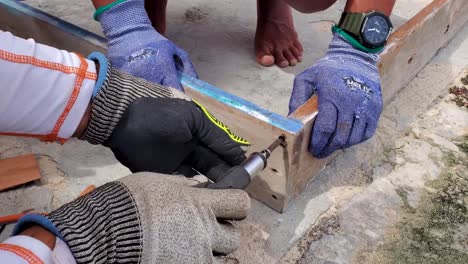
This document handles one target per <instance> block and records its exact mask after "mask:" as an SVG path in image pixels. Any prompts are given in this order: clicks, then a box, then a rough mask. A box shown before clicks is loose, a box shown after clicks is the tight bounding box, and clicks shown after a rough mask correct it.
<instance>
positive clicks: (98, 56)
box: [88, 51, 109, 98]
mask: <svg viewBox="0 0 468 264" xmlns="http://www.w3.org/2000/svg"><path fill="white" fill-rule="evenodd" d="M88 59H89V60H92V61H94V62H95V63H96V64H97V65H99V72H98V79H97V80H96V84H95V85H94V90H93V98H94V97H96V95H97V93H98V92H99V90H100V89H101V87H102V85H103V84H104V81H105V80H106V78H107V69H108V68H109V62H108V60H107V58H106V56H105V55H104V54H102V53H101V52H97V51H95V52H93V53H91V54H89V56H88Z"/></svg>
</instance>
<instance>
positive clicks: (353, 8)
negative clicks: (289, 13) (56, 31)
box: [95, 0, 396, 16]
mask: <svg viewBox="0 0 468 264" xmlns="http://www.w3.org/2000/svg"><path fill="white" fill-rule="evenodd" d="M95 1H98V0H95ZM101 1H104V0H101ZM284 1H286V2H287V3H288V4H289V5H290V6H291V7H293V8H294V9H296V10H297V11H299V12H302V13H314V12H319V11H322V10H325V9H327V8H329V7H330V6H332V5H333V4H334V3H335V2H336V0H284ZM395 2H396V0H348V1H347V2H346V7H345V11H346V12H368V11H370V10H376V11H379V12H382V13H384V14H386V15H387V16H389V15H390V13H391V12H392V9H393V6H394V5H395Z"/></svg>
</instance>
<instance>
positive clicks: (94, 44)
mask: <svg viewBox="0 0 468 264" xmlns="http://www.w3.org/2000/svg"><path fill="white" fill-rule="evenodd" d="M466 14H468V1H467V0H435V1H433V2H432V3H431V4H430V5H428V6H427V7H426V8H424V10H422V11H421V12H419V13H418V14H417V15H416V16H415V17H413V18H412V19H411V20H409V21H408V22H407V23H406V24H405V25H403V26H402V27H400V28H399V29H398V30H397V31H396V32H395V33H393V34H392V36H391V37H390V39H389V44H388V45H387V48H386V49H385V51H384V52H383V53H382V59H381V62H380V64H379V69H380V73H381V76H382V88H383V94H384V101H385V102H386V103H388V102H389V101H390V99H391V98H392V97H393V96H394V95H395V94H396V93H397V92H398V91H399V90H400V89H401V88H403V87H405V85H406V84H408V83H409V81H411V79H412V78H413V77H414V76H415V75H416V74H417V73H418V72H419V71H420V70H421V69H422V68H423V67H424V65H425V64H427V63H428V62H429V60H430V59H431V58H432V57H433V56H434V55H435V54H436V53H437V52H438V50H439V49H440V48H441V47H443V46H444V45H446V43H447V42H448V41H449V40H450V39H451V38H452V37H453V36H454V35H455V34H456V32H457V31H458V30H459V29H460V28H461V27H462V26H463V25H464V24H465V22H466V21H467V19H468V15H466ZM18 21H21V22H18ZM447 26H448V27H447ZM0 29H4V30H5V29H6V30H9V31H11V32H12V33H14V34H16V35H18V36H21V37H27V38H35V39H36V40H37V41H38V42H41V43H45V44H48V45H52V46H55V47H58V48H62V49H66V50H71V51H77V52H79V53H82V54H88V53H90V52H91V51H94V50H101V51H102V50H104V47H105V42H104V39H103V38H101V37H99V36H97V35H95V34H92V33H89V32H86V31H84V30H82V29H80V28H77V27H75V26H73V25H71V24H69V23H67V22H64V21H62V20H60V19H58V18H55V17H52V16H50V15H47V14H45V13H43V12H41V11H38V10H35V9H33V8H31V7H28V6H26V5H24V4H22V3H18V2H14V1H10V0H1V1H0ZM182 84H183V85H184V87H185V89H186V92H187V93H188V94H189V95H190V96H192V97H193V98H195V99H196V100H198V101H199V102H201V103H203V104H204V105H205V106H206V107H207V108H208V109H209V110H210V111H211V112H213V113H214V114H215V115H216V116H217V117H218V118H220V119H221V120H223V122H225V123H226V124H228V125H229V126H230V128H231V129H232V130H233V131H235V132H236V133H238V134H239V135H242V136H243V137H246V138H247V139H249V141H250V142H251V143H252V147H251V148H250V149H251V151H257V150H259V149H262V148H265V147H266V146H268V145H269V144H270V143H271V142H273V140H275V139H276V138H277V137H278V136H280V135H281V134H284V135H285V136H286V138H287V143H288V146H287V148H284V149H280V150H277V151H275V152H274V153H273V155H272V156H271V158H270V160H269V164H270V165H269V166H268V168H266V169H265V170H264V171H263V172H262V173H261V174H260V175H259V176H258V177H256V178H255V179H254V181H253V182H252V184H251V185H250V186H249V188H248V191H249V193H250V194H251V196H252V197H254V198H256V199H258V200H259V201H261V202H263V203H265V204H266V205H268V206H270V207H271V208H273V209H275V210H277V211H279V212H282V211H284V210H285V209H286V208H287V206H288V205H289V204H290V203H291V201H292V200H293V199H294V198H295V197H297V196H298V195H299V194H300V192H301V191H302V190H303V189H304V188H305V187H306V185H307V184H308V183H309V182H310V181H311V180H312V179H313V178H314V177H315V176H317V175H318V174H319V173H320V171H321V170H322V169H323V168H324V167H325V165H326V163H327V161H328V160H329V159H322V160H318V159H315V158H313V157H312V156H311V155H310V154H309V152H308V151H307V145H308V142H309V134H310V131H311V128H312V123H313V118H314V117H315V116H316V114H317V99H316V98H312V99H311V100H309V101H308V102H307V103H306V104H305V105H304V106H301V107H300V108H299V109H298V110H297V111H296V112H295V113H293V115H292V116H291V118H287V117H283V116H280V115H278V114H276V113H273V112H270V111H267V110H264V109H261V108H260V107H258V106H256V105H255V104H252V103H251V102H248V101H246V100H244V99H241V98H239V97H236V96H234V95H232V94H229V93H227V92H225V91H223V90H221V89H219V88H217V87H214V86H212V85H210V84H208V83H206V82H203V81H201V80H196V79H193V78H191V77H187V76H182Z"/></svg>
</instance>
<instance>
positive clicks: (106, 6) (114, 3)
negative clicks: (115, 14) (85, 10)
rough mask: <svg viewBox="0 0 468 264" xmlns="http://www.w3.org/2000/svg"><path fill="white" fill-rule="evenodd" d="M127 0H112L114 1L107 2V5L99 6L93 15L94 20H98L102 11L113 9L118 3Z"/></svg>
mask: <svg viewBox="0 0 468 264" xmlns="http://www.w3.org/2000/svg"><path fill="white" fill-rule="evenodd" d="M125 1H127V0H117V1H114V2H112V3H110V4H107V5H105V6H101V7H99V8H98V9H96V11H95V12H94V15H93V18H94V20H96V21H97V20H98V18H99V16H100V15H101V14H102V13H104V12H106V11H107V10H109V9H111V8H112V7H114V6H116V5H118V4H120V3H122V2H125Z"/></svg>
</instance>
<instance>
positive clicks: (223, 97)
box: [181, 74, 304, 133]
mask: <svg viewBox="0 0 468 264" xmlns="http://www.w3.org/2000/svg"><path fill="white" fill-rule="evenodd" d="M181 82H182V84H183V85H184V86H188V87H190V88H191V89H192V90H195V91H197V92H200V93H202V94H204V95H206V96H209V97H211V98H213V99H215V100H217V101H219V102H221V103H223V104H226V105H228V106H230V107H232V108H235V109H238V110H240V111H242V112H244V113H246V114H248V115H250V116H252V117H253V118H256V119H259V120H262V121H263V122H266V123H268V124H270V125H272V126H275V127H278V128H280V129H282V130H285V131H288V132H291V133H297V132H299V131H300V130H301V129H302V127H303V126H304V125H303V124H302V123H301V122H300V121H299V120H296V119H291V118H287V117H284V116H282V115H279V114H277V113H274V112H271V111H268V110H265V109H263V108H261V107H259V106H258V105H256V104H253V103H251V102H249V101H247V100H245V99H242V98H240V97H238V96H235V95H233V94H231V93H228V92H226V91H224V90H222V89H220V88H218V87H216V86H214V85H211V84H209V83H207V82H204V81H202V80H199V79H196V78H193V77H192V76H189V75H186V74H182V78H181Z"/></svg>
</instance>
